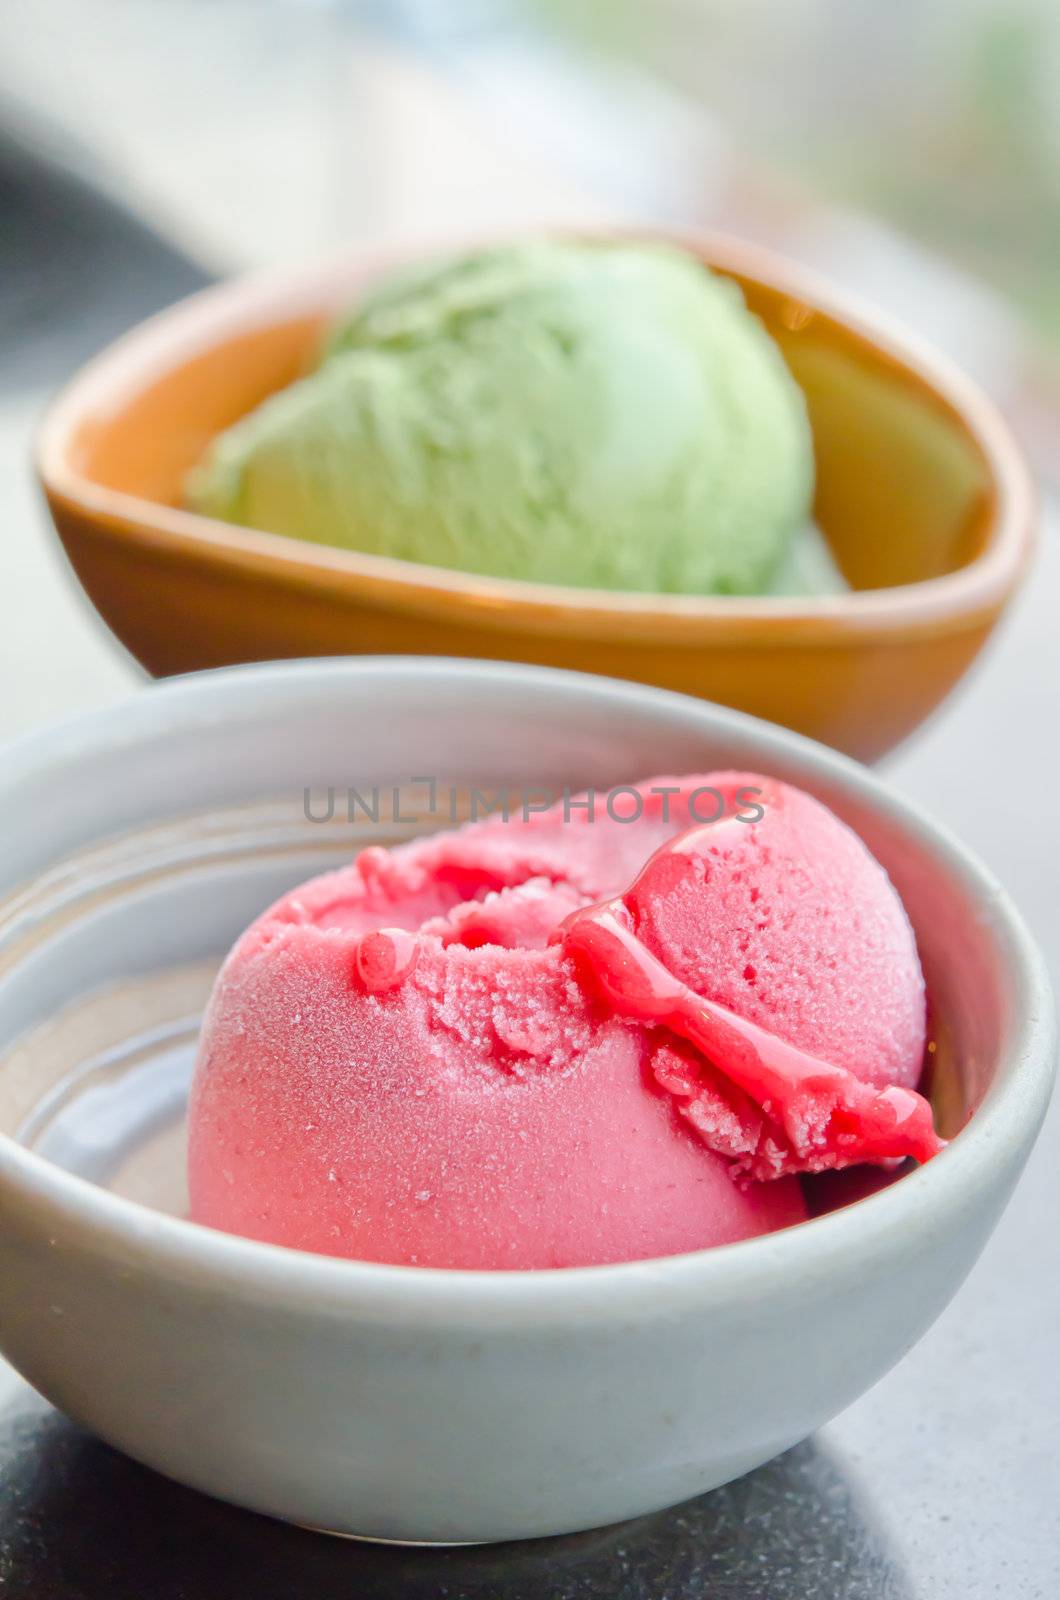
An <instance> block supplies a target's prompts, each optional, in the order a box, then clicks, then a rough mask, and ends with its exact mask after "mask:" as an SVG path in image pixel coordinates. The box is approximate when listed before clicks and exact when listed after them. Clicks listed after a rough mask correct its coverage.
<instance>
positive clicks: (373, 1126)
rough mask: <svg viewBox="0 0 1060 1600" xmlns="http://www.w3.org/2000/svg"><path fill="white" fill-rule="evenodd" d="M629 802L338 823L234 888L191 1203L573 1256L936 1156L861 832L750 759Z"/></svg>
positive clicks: (799, 1205)
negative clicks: (312, 846) (825, 1179)
mask: <svg viewBox="0 0 1060 1600" xmlns="http://www.w3.org/2000/svg"><path fill="white" fill-rule="evenodd" d="M707 796H710V798H706V797H707ZM719 797H720V798H719ZM626 800H627V801H628V804H627V805H626V806H625V807H624V808H623V807H615V808H614V809H613V811H608V810H606V809H604V807H603V805H602V804H601V805H600V807H598V808H597V810H596V812H595V814H590V812H589V811H588V810H587V809H586V808H583V807H568V808H564V807H563V806H557V807H556V808H554V809H553V810H552V811H549V812H545V813H537V814H531V816H530V817H529V818H528V819H525V820H516V819H513V820H512V821H509V822H505V821H502V820H501V819H499V818H491V819H488V820H486V821H484V822H481V823H475V824H472V825H470V826H468V827H466V828H463V829H461V830H459V831H456V832H453V833H448V834H436V835H434V836H431V837H428V838H424V839H421V840H417V841H415V842H414V843H412V844H409V845H405V846H402V847H399V848H396V849H394V850H392V851H384V850H378V849H373V850H366V851H364V852H362V854H361V855H360V856H359V857H358V858H357V859H356V860H355V861H354V862H353V863H352V864H351V865H350V866H349V867H347V868H345V869H343V870H342V871H340V872H337V873H332V874H329V875H328V876H326V877H323V878H318V879H316V880H314V881H313V882H311V883H309V884H306V885H303V886H302V887H301V888H300V889H297V890H295V891H294V892H293V893H292V894H290V895H288V896H287V897H286V898H285V899H283V900H281V901H280V902H278V904H277V905H275V906H273V907H272V908H271V909H270V910H269V911H267V912H266V913H265V914H264V915H263V916H262V917H261V918H259V920H258V921H257V922H255V923H254V924H253V925H252V927H251V928H250V929H248V931H247V932H246V933H245V934H244V935H243V937H242V938H241V939H240V940H239V941H238V943H237V944H236V946H235V948H234V949H233V951H232V952H231V954H230V955H229V957H228V959H227V961H226V962H225V964H224V967H223V968H222V971H221V973H220V975H219V977H218V980H217V984H216V986H215V989H214V993H213V996H212V999H211V1002H210V1006H209V1009H208V1011H207V1015H206V1019H205V1022H204V1026H203V1034H202V1043H201V1048H200V1055H199V1061H198V1066H197V1070H196V1076H195V1081H194V1085H193V1090H192V1100H191V1111H190V1138H189V1183H190V1194H191V1212H192V1216H193V1218H194V1219H195V1220H196V1221H199V1222H203V1223H207V1224H209V1225H211V1226H213V1227H217V1228H223V1229H226V1230H228V1231H230V1232H234V1233H240V1234H244V1235H247V1236H249V1237H252V1238H257V1239H266V1240H270V1241H272V1242H274V1243H279V1244H286V1245H291V1246H294V1247H297V1248H301V1249H306V1250H314V1251H319V1252H323V1253H326V1254H333V1255H344V1256H352V1257H357V1258H360V1259H362V1260H371V1261H388V1262H397V1263H404V1264H419V1265H428V1266H444V1267H471V1268H527V1267H559V1266H577V1265H587V1264H593V1263H603V1262H610V1261H622V1260H631V1259H637V1258H642V1257H650V1256H657V1255H668V1254H673V1253H675V1252H677V1251H682V1250H693V1249H699V1248H702V1247H704V1246H707V1245H714V1244H722V1243H729V1242H732V1241H734V1240H738V1239H744V1238H748V1237H751V1236H753V1235H756V1234H761V1233H765V1232H769V1231H771V1230H773V1229H776V1228H782V1227H786V1226H788V1225H789V1224H791V1223H794V1222H798V1221H801V1220H802V1219H803V1218H804V1217H805V1215H806V1210H805V1205H804V1200H803V1195H802V1190H801V1187H800V1180H799V1177H798V1176H796V1174H800V1173H807V1172H813V1171H818V1170H821V1169H824V1168H827V1167H837V1166H846V1165H849V1164H851V1163H856V1162H860V1161H865V1160H870V1161H874V1162H882V1163H889V1162H893V1161H895V1160H897V1159H899V1158H901V1157H904V1156H910V1155H911V1156H915V1157H917V1158H918V1159H922V1160H923V1159H927V1158H928V1157H929V1156H930V1155H932V1154H933V1153H934V1151H935V1150H936V1149H937V1148H938V1140H937V1138H936V1136H935V1134H934V1130H933V1127H932V1122H931V1112H930V1107H929V1106H928V1105H927V1102H926V1101H924V1100H923V1099H922V1098H921V1097H920V1096H919V1095H918V1094H916V1092H915V1087H914V1086H915V1084H916V1082H917V1079H918V1076H919V1073H920V1070H921V1062H922V1057H923V1051H924V1028H925V1020H924V1017H925V1012H924V986H923V979H922V975H921V971H920V964H919V960H918V957H917V953H916V945H915V941H914V938H913V933H912V930H911V928H910V926H909V923H908V920H907V918H906V916H905V912H904V910H903V908H902V905H901V902H900V900H899V899H898V896H897V895H896V893H895V891H894V889H893V887H892V885H891V884H890V881H889V880H888V878H887V876H886V874H885V873H884V871H883V869H882V868H881V867H880V866H879V864H878V863H877V862H876V861H875V860H874V858H873V857H872V856H871V855H870V853H869V852H868V850H867V849H866V848H865V846H864V845H863V844H862V842H861V841H860V840H859V839H858V838H857V836H856V835H855V834H854V833H852V832H851V830H850V829H848V828H847V827H846V826H845V825H844V824H842V823H841V822H839V821H838V820H837V819H836V818H835V817H834V816H832V814H831V813H830V812H828V811H827V810H826V809H825V808H824V807H823V806H821V805H819V804H818V803H817V802H816V801H814V800H812V799H810V798H809V797H808V796H807V795H804V794H802V793H801V792H799V791H798V790H795V789H793V788H791V787H789V786H787V785H784V784H781V783H778V782H776V781H775V780H771V779H767V778H762V777H758V776H756V775H754V774H741V773H722V774H711V775H709V776H706V777H695V778H683V779H662V778H660V779H655V780H652V781H650V782H649V783H645V784H641V785H638V786H637V787H636V790H635V791H629V792H628V793H627V795H626ZM620 814H621V815H624V816H626V817H633V816H634V814H635V819H634V820H617V817H618V815H620ZM705 815H709V816H715V815H716V816H717V817H718V820H715V821H711V822H705V821H703V820H701V819H702V818H703V817H704V816H705Z"/></svg>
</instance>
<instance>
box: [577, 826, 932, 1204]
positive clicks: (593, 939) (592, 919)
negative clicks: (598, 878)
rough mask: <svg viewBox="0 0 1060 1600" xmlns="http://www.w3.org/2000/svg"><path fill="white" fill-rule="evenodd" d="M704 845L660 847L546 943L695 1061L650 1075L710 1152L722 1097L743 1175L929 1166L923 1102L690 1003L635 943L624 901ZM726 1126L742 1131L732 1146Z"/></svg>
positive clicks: (700, 1000)
mask: <svg viewBox="0 0 1060 1600" xmlns="http://www.w3.org/2000/svg"><path fill="white" fill-rule="evenodd" d="M712 837H716V833H715V832H714V831H713V829H712V825H711V824H706V825H704V826H703V827H701V828H690V829H689V830H688V831H687V832H686V833H684V834H681V835H679V836H678V837H677V838H676V839H674V840H672V841H671V842H670V843H668V844H665V845H663V846H662V847H661V848H660V849H659V850H657V851H656V852H655V854H654V855H653V856H652V857H651V859H650V860H649V861H648V863H647V864H646V865H645V867H644V868H643V869H642V871H641V873H640V874H639V875H638V878H637V880H636V883H635V884H634V885H633V887H632V889H631V890H629V891H627V896H620V897H618V898H616V899H614V900H606V901H602V902H600V903H599V904H597V905H591V906H585V907H583V908H582V909H581V910H579V911H575V912H573V913H572V914H571V915H570V916H569V917H567V918H566V920H565V921H564V922H563V923H561V924H560V926H559V928H557V930H556V932H555V934H554V935H553V942H556V943H559V944H560V945H561V946H562V948H563V949H564V951H565V952H566V953H567V954H568V955H570V956H571V957H572V958H573V959H574V961H575V963H576V965H577V966H578V967H579V969H580V970H581V972H582V973H583V974H585V973H587V974H588V976H589V979H590V981H591V983H592V984H593V986H594V987H595V989H596V990H597V992H598V994H599V995H600V997H601V998H602V999H603V1000H604V1001H605V1002H606V1003H607V1005H608V1006H609V1007H610V1008H611V1009H612V1010H613V1011H614V1012H616V1013H617V1014H619V1015H621V1016H624V1017H628V1018H629V1019H630V1020H631V1021H633V1022H638V1023H642V1024H645V1025H648V1026H650V1027H658V1028H665V1029H669V1030H670V1032H671V1033H672V1034H675V1035H676V1036H677V1037H678V1038H679V1039H681V1040H684V1041H685V1042H686V1043H687V1044H688V1045H691V1046H692V1048H693V1050H694V1051H695V1052H696V1054H697V1055H698V1056H699V1057H701V1058H702V1068H701V1069H699V1068H698V1066H697V1063H696V1062H694V1061H693V1062H689V1061H688V1060H687V1058H685V1059H682V1057H681V1056H680V1055H677V1056H675V1055H674V1053H673V1052H670V1053H669V1056H668V1058H667V1060H666V1062H665V1064H660V1065H659V1066H658V1067H656V1077H657V1079H658V1080H659V1082H660V1083H661V1084H662V1086H663V1087H664V1088H666V1089H667V1090H668V1091H669V1092H670V1093H672V1094H674V1095H675V1096H676V1097H677V1098H678V1100H679V1102H680V1103H681V1110H682V1112H683V1114H684V1115H685V1116H686V1117H687V1118H688V1120H689V1121H690V1122H691V1123H692V1125H693V1126H694V1127H696V1128H697V1129H698V1131H699V1132H700V1133H701V1134H702V1136H703V1137H704V1138H705V1139H706V1140H707V1142H708V1143H712V1144H714V1145H715V1147H719V1146H718V1138H717V1137H715V1135H716V1134H717V1126H718V1119H717V1106H718V1103H719V1098H720V1099H721V1102H722V1105H723V1109H724V1112H725V1113H726V1115H725V1118H724V1120H725V1121H726V1122H727V1123H728V1124H729V1131H728V1132H726V1134H725V1135H724V1138H723V1141H722V1142H723V1143H724V1145H725V1153H727V1154H731V1155H734V1156H735V1157H736V1160H737V1166H738V1167H740V1168H741V1169H742V1170H744V1171H747V1172H749V1173H751V1174H752V1175H753V1176H755V1177H760V1178H767V1177H774V1176H777V1175H779V1174H780V1173H783V1172H796V1171H797V1172H816V1171H822V1170H824V1169H826V1168H831V1167H844V1166H850V1165H852V1164H854V1163H855V1162H863V1161H871V1162H881V1161H891V1160H899V1159H901V1158H903V1157H906V1156H913V1157H915V1159H916V1160H918V1161H927V1160H929V1159H930V1157H931V1156H933V1155H936V1154H937V1153H938V1151H939V1150H941V1149H942V1147H943V1142H944V1141H943V1140H941V1139H940V1138H939V1137H938V1135H937V1133H936V1132H935V1128H934V1124H933V1119H932V1112H931V1106H930V1104H929V1102H928V1101H927V1100H926V1099H925V1098H924V1097H923V1095H920V1094H918V1093H917V1092H916V1091H915V1090H914V1089H904V1088H898V1087H896V1086H890V1087H886V1088H882V1089H880V1088H875V1087H873V1086H872V1085H870V1084H867V1083H864V1082H862V1081H861V1079H860V1078H857V1077H856V1076H855V1075H854V1073H852V1072H849V1071H847V1070H846V1069H845V1068H843V1067H835V1066H831V1065H830V1064H829V1063H828V1062H825V1061H820V1060H818V1059H817V1058H816V1057H814V1056H811V1055H808V1054H807V1053H806V1052H805V1051H803V1050H799V1049H797V1048H796V1047H795V1046H794V1045H791V1044H788V1043H787V1042H786V1041H785V1040H783V1039H779V1038H777V1036H776V1035H775V1034H772V1033H770V1032H769V1031H768V1030H767V1029H765V1028H762V1027H759V1026H758V1025H757V1024H756V1023H753V1022H749V1021H747V1019H746V1018H744V1017H741V1016H738V1015H737V1014H736V1013H735V1012H732V1011H729V1010H727V1009H726V1008H725V1007H724V1006H720V1005H717V1004H716V1003H715V1002H714V1001H712V1000H708V999H706V998H704V996H702V995H699V994H696V993H695V992H694V991H693V990H692V989H690V988H688V986H687V985H686V984H683V983H682V982H681V981H680V980H679V979H677V978H675V977H674V975H673V974H672V973H671V972H670V971H669V970H668V969H667V968H666V967H665V966H664V965H663V964H662V962H661V961H659V960H658V958H657V957H656V956H654V955H653V954H652V953H651V951H650V950H648V949H647V947H646V946H645V945H644V944H643V943H642V941H641V940H640V939H639V938H638V936H637V933H636V929H635V927H634V919H633V915H632V913H631V911H630V909H629V906H628V904H627V898H631V897H632V896H633V894H634V891H635V890H636V888H637V886H638V885H639V884H640V883H641V881H642V880H643V879H644V878H645V876H646V875H647V874H649V873H651V872H653V871H654V870H656V869H657V868H658V865H659V863H660V861H661V860H663V859H664V858H665V857H667V856H671V855H677V854H682V855H688V854H694V853H695V852H696V850H697V849H698V848H699V846H700V845H701V844H703V845H705V844H706V842H707V840H708V839H710V838H712ZM719 1080H720V1081H719ZM732 1090H735V1091H736V1093H735V1094H733V1093H732V1092H731V1091H732ZM733 1119H736V1122H737V1123H739V1125H740V1128H739V1132H738V1133H737V1134H736V1135H735V1139H734V1136H733V1133H732V1131H731V1129H732V1123H733ZM718 1137H721V1136H720V1135H719V1136H718Z"/></svg>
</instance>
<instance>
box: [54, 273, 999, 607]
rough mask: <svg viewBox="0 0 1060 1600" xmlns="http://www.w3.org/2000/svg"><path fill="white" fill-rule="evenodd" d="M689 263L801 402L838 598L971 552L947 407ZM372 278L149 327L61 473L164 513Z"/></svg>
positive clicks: (972, 489)
mask: <svg viewBox="0 0 1060 1600" xmlns="http://www.w3.org/2000/svg"><path fill="white" fill-rule="evenodd" d="M703 259H704V260H708V261H709V264H710V265H712V266H714V267H715V268H716V269H717V270H719V271H723V272H725V273H726V275H728V276H730V277H733V278H735V279H736V280H737V281H738V282H739V283H740V285H741V287H742V289H743V292H744V294H745V296H746V298H747V301H748V304H749V305H750V307H751V308H752V310H754V311H755V312H756V313H757V315H758V316H759V317H761V318H762V320H763V322H764V323H765V324H766V326H767V328H768V329H769V331H770V333H771V334H772V335H773V337H774V338H775V339H776V340H777V341H778V342H779V344H780V346H781V348H782V349H783V351H784V354H785V356H786V358H787V360H788V363H789V365H790V366H791V369H792V371H793V373H794V375H795V377H796V379H797V380H798V382H799V383H800V385H801V386H802V388H803V391H804V392H805V395H806V399H807V403H808V406H809V410H810V416H811V421H812V425H813V432H814V440H815V449H816V457H817V472H818V479H817V497H816V516H817V519H818V521H819V523H820V525H821V527H822V529H823V530H824V533H825V535H826V537H827V539H828V541H829V543H830V545H831V547H832V550H833V552H834V554H835V557H836V559H837V561H838V564H839V566H840V568H841V570H842V571H843V573H844V575H845V576H846V578H847V579H848V581H849V582H850V583H851V584H852V585H853V587H854V588H857V589H873V588H886V587H891V586H893V585H900V584H910V583H916V582H919V581H921V580H924V579H929V578H937V577H941V576H943V575H945V574H947V573H951V572H953V571H955V570H957V569H958V568H960V567H962V566H965V565H967V564H968V563H969V562H970V561H972V560H974V559H975V558H976V557H977V556H978V555H979V554H981V552H982V551H983V549H984V548H985V546H986V543H987V541H988V538H989V535H990V532H991V530H992V528H993V526H994V523H995V519H996V512H997V505H996V490H995V489H994V487H993V482H992V474H991V472H990V470H989V467H988V463H987V461H986V459H985V456H984V453H983V449H982V447H981V445H980V443H979V441H978V440H977V438H976V436H975V434H974V432H973V431H972V430H971V429H970V428H969V427H968V425H967V424H966V422H965V421H964V420H963V418H962V417H961V415H960V414H959V412H958V411H957V409H956V408H955V407H954V406H953V405H952V404H951V403H950V402H949V401H948V400H947V399H946V398H945V397H944V396H942V395H941V394H939V393H938V392H937V391H936V390H935V389H934V388H933V387H932V385H931V383H930V382H929V381H928V379H927V378H926V377H925V376H924V375H923V374H922V373H920V372H919V371H918V370H917V369H916V367H915V366H914V365H912V364H910V363H908V362H906V361H905V360H903V359H902V358H901V357H900V356H898V355H896V354H895V353H893V352H892V351H890V350H888V349H887V348H886V347H885V346H884V345H880V344H876V343H874V342H872V340H871V339H870V338H868V337H866V336H865V335H863V334H862V333H860V332H859V331H857V330H855V329H854V328H853V327H852V326H850V325H848V324H847V323H845V322H843V321H841V320H839V319H837V318H835V317H833V316H831V315H829V314H828V313H827V312H826V311H825V310H823V309H822V308H820V307H818V306H816V305H813V304H811V303H809V302H808V301H807V300H805V299H802V298H798V297H797V296H794V295H793V294H792V293H791V292H789V291H788V290H787V289H785V288H784V287H783V286H778V285H776V284H774V283H770V282H767V281H765V280H764V279H762V278H759V277H755V276H751V275H748V274H747V273H746V272H741V271H738V270H736V269H735V268H734V267H733V265H732V264H731V263H729V262H728V261H727V260H726V259H725V257H724V255H722V256H720V257H719V256H718V255H717V254H715V253H713V252H711V253H709V254H708V255H704V257H703ZM372 275H373V274H372V273H370V272H369V271H367V270H366V269H365V268H364V267H363V266H360V267H357V266H356V265H353V264H351V265H349V266H347V267H346V268H337V269H336V270H335V271H334V272H333V273H331V274H330V275H327V276H326V277H320V276H317V277H311V278H307V279H306V280H305V282H304V283H301V284H299V283H298V282H278V283H277V284H276V285H275V286H274V287H271V288H270V287H268V286H265V287H262V286H260V285H257V286H253V287H248V288H245V289H239V288H237V289H235V290H232V289H226V290H223V291H221V292H220V298H218V297H217V296H216V295H215V296H214V298H213V299H212V300H211V299H210V297H209V296H207V297H205V298H204V299H203V300H202V301H201V302H200V303H201V305H202V306H203V311H202V314H201V315H196V314H192V315H191V316H189V315H188V313H187V312H184V313H182V314H181V315H182V316H183V317H184V321H183V322H182V324H181V330H182V337H181V338H179V339H175V338H172V337H171V338H169V339H168V341H167V339H166V338H165V337H164V330H165V328H166V325H167V322H166V317H165V316H163V317H162V318H160V319H159V320H158V321H157V322H156V324H155V325H154V329H153V330H150V331H146V332H144V333H143V334H141V335H138V336H137V337H138V342H137V344H136V345H135V346H130V347H128V349H127V352H126V356H125V358H124V360H123V366H122V371H123V379H122V382H121V383H120V384H119V383H115V384H114V385H112V386H108V385H102V386H97V390H96V399H95V403H93V404H90V405H87V406H85V407H84V408H83V409H82V410H81V411H80V412H79V414H78V415H77V417H76V419H75V424H74V427H73V431H72V433H71V436H70V438H69V440H68V441H67V460H68V465H69V466H70V467H71V468H72V469H73V470H74V471H75V472H76V473H78V474H80V475H81V476H82V478H84V479H86V480H88V481H89V482H90V483H92V484H94V485H96V486H100V487H103V488H106V489H109V490H113V491H117V492H118V493H120V494H121V495H125V496H134V497H136V498H137V499H138V500H140V501H147V502H155V503H157V504H161V505H165V506H168V507H174V506H179V505H180V504H181V502H182V486H183V483H184V480H185V478H186V475H187V473H188V471H189V469H190V468H191V467H192V466H193V465H194V463H195V462H196V461H197V460H198V459H199V458H200V457H201V455H202V453H203V451H204V450H205V448H206V446H207V445H208V443H209V441H210V440H211V438H212V437H213V436H214V435H215V434H216V433H217V432H219V431H220V430H221V429H223V428H225V427H227V426H228V425H229V424H230V423H232V422H234V421H235V420H236V419H237V418H239V417H241V416H243V415H244V414H245V413H246V412H248V411H249V410H251V409H252V408H253V407H254V406H255V405H257V404H258V403H259V402H260V401H261V400H263V399H264V398H265V397H266V396H267V395H269V394H271V393H273V392H274V391H276V390H277V389H280V388H282V387H284V386H285V385H286V384H288V383H290V382H292V381H293V380H294V379H295V378H297V377H298V376H299V374H300V373H302V372H303V371H304V370H305V369H306V366H307V364H308V363H309V362H310V361H311V359H312V355H313V352H314V350H315V348H316V347H317V344H318V342H319V339H320V336H321V332H322V330H323V328H324V326H325V325H326V323H327V320H328V318H329V317H330V316H331V315H333V314H334V313H335V311H336V310H338V309H339V308H340V307H341V306H343V305H345V304H349V303H352V302H353V301H354V300H355V299H356V297H357V294H358V292H359V291H360V290H361V289H362V288H363V286H364V285H365V283H366V282H367V281H369V279H370V277H371V276H372ZM210 307H212V309H207V308H210ZM170 331H171V332H173V331H174V330H172V329H171V330H170ZM147 520H148V521H149V516H148V518H147ZM197 520H198V521H200V522H201V524H202V526H203V527H214V528H216V526H217V525H216V524H211V523H208V522H207V521H206V519H197ZM218 536H219V537H221V536H223V535H220V534H218ZM299 552H300V554H301V555H302V556H304V547H303V546H299Z"/></svg>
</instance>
